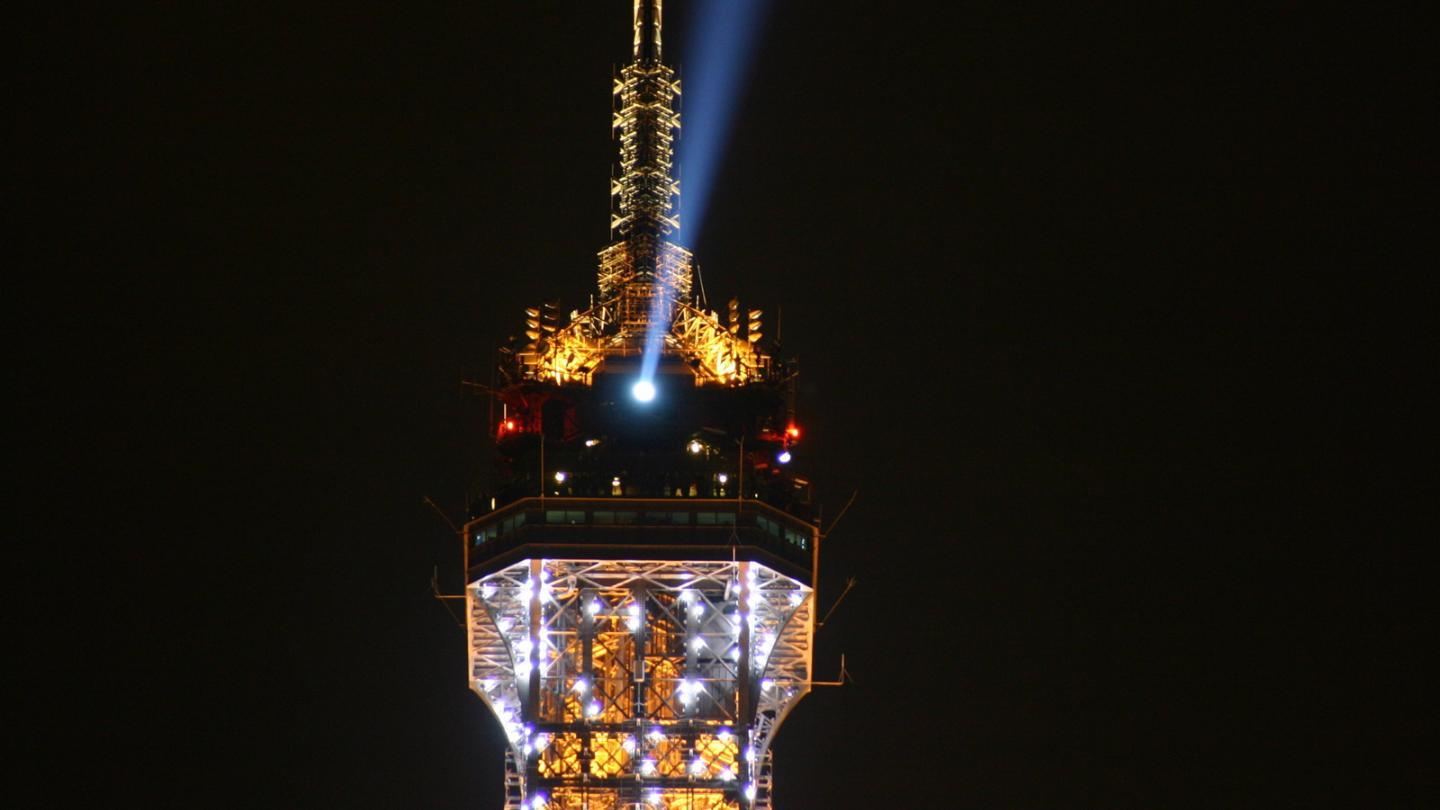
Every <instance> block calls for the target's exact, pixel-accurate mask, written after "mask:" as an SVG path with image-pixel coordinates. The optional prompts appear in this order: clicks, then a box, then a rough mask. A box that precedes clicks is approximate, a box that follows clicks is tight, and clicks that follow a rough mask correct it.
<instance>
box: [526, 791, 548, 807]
mask: <svg viewBox="0 0 1440 810" xmlns="http://www.w3.org/2000/svg"><path fill="white" fill-rule="evenodd" d="M530 810H545V794H544V793H536V794H535V798H533V799H531V800H530Z"/></svg>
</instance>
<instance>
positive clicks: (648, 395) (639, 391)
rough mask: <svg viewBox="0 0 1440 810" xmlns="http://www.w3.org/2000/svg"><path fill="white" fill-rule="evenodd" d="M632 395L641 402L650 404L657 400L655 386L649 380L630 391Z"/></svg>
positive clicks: (637, 384)
mask: <svg viewBox="0 0 1440 810" xmlns="http://www.w3.org/2000/svg"><path fill="white" fill-rule="evenodd" d="M630 395H631V396H633V397H635V399H637V400H639V401H641V402H649V401H650V400H652V399H654V398H655V384H654V383H652V382H650V381H649V380H641V381H640V382H637V383H635V386H634V387H633V388H631V389H630Z"/></svg>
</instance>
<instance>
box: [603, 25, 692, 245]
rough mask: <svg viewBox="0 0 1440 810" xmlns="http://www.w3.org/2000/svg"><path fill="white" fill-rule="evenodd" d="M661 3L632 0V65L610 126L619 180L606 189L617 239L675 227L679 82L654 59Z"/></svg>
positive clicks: (620, 84) (619, 85)
mask: <svg viewBox="0 0 1440 810" xmlns="http://www.w3.org/2000/svg"><path fill="white" fill-rule="evenodd" d="M660 23H661V0H635V51H634V57H635V58H634V61H632V62H631V63H630V64H629V65H627V66H625V68H624V69H623V70H621V71H620V78H619V79H617V80H616V81H615V87H614V92H615V96H616V98H617V100H618V108H617V110H616V112H615V119H614V126H615V129H616V130H617V132H618V133H619V140H620V177H619V179H618V180H616V181H615V182H614V183H613V184H612V186H611V193H612V194H613V195H615V196H617V197H619V212H618V213H617V214H616V215H615V216H614V217H613V218H612V219H611V222H610V228H611V230H612V231H613V232H614V233H615V234H617V235H618V236H622V237H623V236H630V235H632V234H641V233H645V234H651V235H655V236H665V235H669V234H670V233H671V232H673V231H675V230H677V229H679V227H680V220H679V217H678V216H675V215H673V214H672V209H674V208H675V198H676V197H677V196H678V195H679V193H680V186H679V184H678V183H677V182H676V181H675V180H674V179H673V178H672V177H671V174H670V170H671V168H672V166H673V163H674V140H675V132H676V130H678V129H679V128H680V115H679V114H678V113H677V112H676V111H675V97H676V96H678V95H679V94H680V82H679V81H678V80H677V79H676V78H675V71H673V70H671V69H670V68H669V67H667V66H666V65H665V64H663V63H662V62H661V61H660V27H661V26H660Z"/></svg>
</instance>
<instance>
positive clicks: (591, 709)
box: [585, 700, 601, 717]
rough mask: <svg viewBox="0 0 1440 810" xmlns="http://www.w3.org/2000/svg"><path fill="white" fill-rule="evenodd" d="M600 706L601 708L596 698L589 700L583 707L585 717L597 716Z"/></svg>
mask: <svg viewBox="0 0 1440 810" xmlns="http://www.w3.org/2000/svg"><path fill="white" fill-rule="evenodd" d="M600 708H601V706H600V701H598V700H592V701H590V705H588V706H586V707H585V716H586V717H598V716H599V715H600Z"/></svg>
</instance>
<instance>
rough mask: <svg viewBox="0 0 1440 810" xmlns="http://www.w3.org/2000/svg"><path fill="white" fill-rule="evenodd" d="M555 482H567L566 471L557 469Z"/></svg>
mask: <svg viewBox="0 0 1440 810" xmlns="http://www.w3.org/2000/svg"><path fill="white" fill-rule="evenodd" d="M555 483H557V484H563V483H565V471H564V470H556V471H555Z"/></svg>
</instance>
